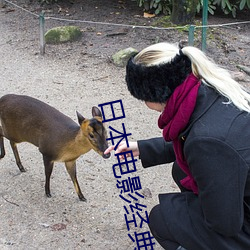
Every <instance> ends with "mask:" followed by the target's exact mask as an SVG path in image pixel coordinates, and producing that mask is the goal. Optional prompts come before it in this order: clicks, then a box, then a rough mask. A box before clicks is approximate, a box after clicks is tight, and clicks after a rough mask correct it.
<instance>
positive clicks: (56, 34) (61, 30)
mask: <svg viewBox="0 0 250 250" xmlns="http://www.w3.org/2000/svg"><path fill="white" fill-rule="evenodd" d="M81 36H82V31H81V30H80V28H79V27H77V26H61V27H55V28H52V29H50V30H48V31H47V32H46V33H45V42H46V43H47V44H59V43H65V42H74V41H77V40H78V39H79V38H80V37H81Z"/></svg>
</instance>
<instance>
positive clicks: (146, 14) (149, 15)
mask: <svg viewBox="0 0 250 250" xmlns="http://www.w3.org/2000/svg"><path fill="white" fill-rule="evenodd" d="M143 17H145V18H152V17H155V14H149V13H147V12H144V14H143Z"/></svg>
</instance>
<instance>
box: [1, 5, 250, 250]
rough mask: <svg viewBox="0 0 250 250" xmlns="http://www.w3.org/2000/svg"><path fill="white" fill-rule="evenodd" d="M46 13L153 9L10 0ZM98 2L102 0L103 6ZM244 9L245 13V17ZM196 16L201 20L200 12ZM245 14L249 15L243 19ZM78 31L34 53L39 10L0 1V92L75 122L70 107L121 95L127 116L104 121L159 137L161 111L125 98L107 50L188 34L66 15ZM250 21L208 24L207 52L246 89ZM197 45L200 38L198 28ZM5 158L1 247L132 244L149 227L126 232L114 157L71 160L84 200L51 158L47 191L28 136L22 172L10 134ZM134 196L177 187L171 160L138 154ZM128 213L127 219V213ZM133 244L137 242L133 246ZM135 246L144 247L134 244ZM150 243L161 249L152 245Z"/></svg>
mask: <svg viewBox="0 0 250 250" xmlns="http://www.w3.org/2000/svg"><path fill="white" fill-rule="evenodd" d="M13 2H14V3H17V2H18V5H19V6H21V7H23V8H25V9H27V10H29V11H31V12H32V13H36V14H39V13H40V12H41V10H45V16H46V17H49V16H51V17H60V18H64V19H71V20H87V21H98V22H106V23H107V22H108V23H117V24H130V25H143V26H150V25H152V24H153V23H154V22H156V21H157V20H158V19H159V17H157V18H153V19H146V18H143V11H142V10H141V9H139V8H138V7H137V6H136V4H135V2H132V1H129V0H127V1H125V0H123V1H118V0H109V1H108V0H107V1H97V0H85V1H80V0H79V1H71V3H70V4H69V3H66V2H67V1H60V4H55V5H53V6H52V8H49V7H48V6H43V7H40V6H39V5H37V3H36V1H24V0H23V1H13ZM104 2H105V4H103V3H104ZM248 16H249V15H248ZM247 18H249V17H247V15H245V17H244V16H242V17H238V19H231V18H229V17H227V18H225V17H209V24H218V23H232V22H239V21H246V20H247ZM197 19H199V18H197ZM248 20H249V19H248ZM70 24H74V25H78V26H80V27H81V29H82V30H83V31H84V34H83V37H82V38H81V40H80V41H78V42H75V43H66V44H62V45H46V53H45V55H44V56H41V55H40V54H39V22H38V18H37V16H34V15H32V14H31V13H28V12H25V11H23V10H20V9H18V8H16V7H15V6H12V5H9V4H8V5H7V6H6V7H5V8H2V9H0V34H1V35H0V62H1V63H0V86H1V96H2V95H4V94H7V93H18V94H25V95H30V96H33V97H36V98H38V99H40V100H42V101H45V102H46V103H48V104H50V105H52V106H54V107H55V108H57V109H59V110H60V111H61V112H63V113H65V114H66V115H68V116H69V117H71V118H72V119H73V120H75V121H77V119H76V114H75V111H76V110H78V111H79V112H80V113H82V114H83V115H84V116H86V117H90V116H91V107H92V106H94V105H98V104H101V103H105V102H110V101H115V100H118V99H122V102H123V105H124V110H125V115H126V118H124V119H123V120H117V121H114V122H112V123H110V124H108V125H110V126H112V127H114V128H116V129H117V130H119V129H120V130H121V124H122V122H123V123H124V124H125V127H126V131H127V132H129V133H132V135H131V136H130V137H129V140H139V139H146V138H151V137H155V136H160V135H161V131H160V130H159V129H158V128H157V118H158V114H157V113H155V112H152V111H150V110H148V109H147V108H146V107H145V105H144V104H143V103H141V102H139V101H137V100H135V99H134V98H133V97H131V96H130V94H129V93H128V91H127V89H126V85H125V81H124V76H125V70H124V68H119V67H116V66H115V65H114V64H112V62H111V60H110V58H111V56H112V54H114V53H115V52H117V51H118V50H120V49H124V48H127V47H134V48H136V49H138V50H140V49H142V48H144V47H145V46H147V45H149V44H152V43H155V42H158V41H170V42H179V41H181V40H187V39H188V34H187V32H181V31H178V30H173V29H171V30H153V29H149V30H147V29H141V28H131V27H124V26H111V25H106V24H86V23H82V22H71V23H70ZM61 25H69V22H65V21H56V20H51V19H46V23H45V27H46V30H47V29H49V28H52V27H56V26H61ZM249 34H250V25H249V23H248V24H241V25H232V26H227V27H218V28H211V29H209V36H208V41H207V52H208V55H209V56H210V57H212V58H213V59H215V60H216V61H217V62H218V63H219V64H221V65H223V66H225V67H227V68H228V69H230V70H231V71H233V72H235V73H237V74H238V73H240V75H239V77H240V82H241V83H242V84H243V85H245V86H246V87H249V83H250V81H249V76H247V75H246V74H244V73H242V72H239V69H238V68H237V65H239V64H240V65H245V66H248V67H249V66H250V64H249V61H250V60H249V58H250V35H249ZM195 44H196V45H197V46H200V36H196V39H195ZM5 145H6V156H5V158H3V159H2V160H1V162H0V164H1V168H0V169H1V175H0V176H1V177H0V221H1V223H0V249H134V248H135V247H136V243H133V241H132V240H131V239H130V238H129V237H128V233H131V235H132V236H133V235H134V232H135V231H136V232H137V233H142V232H145V231H147V230H148V227H147V224H146V223H143V225H142V228H140V227H139V224H138V226H137V227H134V226H133V225H131V230H130V231H129V232H128V230H127V227H126V223H125V219H124V214H125V210H124V208H123V206H124V205H127V204H126V203H125V201H124V200H122V199H121V198H120V197H119V194H120V190H119V189H118V188H117V187H116V184H117V181H116V178H115V177H114V174H113V171H112V166H113V164H115V163H116V162H117V161H116V157H115V156H114V155H112V156H111V158H110V159H107V160H104V159H103V158H101V157H100V156H99V155H97V154H96V153H95V152H93V151H91V152H89V153H87V154H85V155H83V156H81V157H80V158H79V159H78V160H77V166H78V167H77V171H78V181H79V183H80V186H81V188H82V191H83V193H84V195H85V197H86V198H87V202H81V201H79V200H78V197H77V195H76V193H75V191H74V187H73V184H72V182H71V180H70V177H69V176H68V174H67V172H66V170H65V168H64V165H63V164H61V163H57V164H56V165H55V168H54V171H53V174H52V178H51V192H52V198H50V199H49V198H47V197H46V196H45V194H44V182H45V181H44V180H45V176H44V168H43V163H42V156H41V154H40V153H39V152H38V150H37V149H36V148H35V147H34V146H32V145H30V144H26V143H23V144H20V145H19V152H20V155H21V160H22V162H23V165H24V166H25V168H26V170H27V172H26V173H20V171H19V169H18V168H17V166H16V164H15V161H14V156H13V154H12V152H11V149H10V146H9V144H8V141H5ZM136 166H137V171H136V173H133V174H132V173H131V174H129V176H130V177H133V176H139V177H140V180H141V185H142V190H141V192H140V193H141V194H143V195H144V196H145V198H140V199H139V202H140V203H141V204H143V205H146V206H147V207H146V208H145V209H144V211H147V212H148V213H149V212H150V210H151V208H152V207H153V206H154V205H155V204H157V203H158V194H159V193H165V192H176V191H178V190H177V188H176V186H175V185H174V183H173V181H172V179H171V177H170V173H171V166H170V165H169V166H156V167H153V168H150V169H147V170H144V169H143V168H142V166H141V163H140V161H139V160H138V161H137V162H136ZM131 218H132V217H131ZM137 249H139V248H137ZM140 249H151V248H146V247H144V248H143V247H141V248H140ZM153 249H161V247H160V246H159V245H158V244H157V243H156V244H155V245H154V248H153Z"/></svg>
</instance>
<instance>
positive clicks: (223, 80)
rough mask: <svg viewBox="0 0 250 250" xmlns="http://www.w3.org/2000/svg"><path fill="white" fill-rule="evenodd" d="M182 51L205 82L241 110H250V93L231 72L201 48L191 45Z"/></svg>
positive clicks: (197, 75) (194, 71) (197, 74)
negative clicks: (209, 57)
mask: <svg viewBox="0 0 250 250" xmlns="http://www.w3.org/2000/svg"><path fill="white" fill-rule="evenodd" d="M181 51H182V53H183V54H184V55H186V56H187V57H188V58H189V59H190V60H191V62H192V71H193V74H194V75H195V76H196V77H198V78H200V79H201V80H202V81H203V83H204V84H206V85H207V86H209V87H212V88H214V89H216V90H217V91H218V92H219V93H220V94H221V95H223V96H225V97H226V98H227V99H228V102H227V103H226V104H228V103H233V104H234V105H235V106H236V107H237V108H239V109H240V110H244V111H246V112H250V106H249V104H250V94H249V93H248V92H247V91H246V90H245V89H244V88H243V87H242V86H241V85H240V84H239V83H238V82H236V81H235V80H234V79H233V78H232V77H231V75H230V74H229V72H228V71H227V70H225V69H223V68H221V67H220V66H218V65H216V64H215V63H214V62H213V61H212V60H210V59H208V57H207V56H206V55H205V54H204V53H203V52H202V51H201V50H199V49H197V48H195V47H191V46H187V47H184V48H182V50H181Z"/></svg>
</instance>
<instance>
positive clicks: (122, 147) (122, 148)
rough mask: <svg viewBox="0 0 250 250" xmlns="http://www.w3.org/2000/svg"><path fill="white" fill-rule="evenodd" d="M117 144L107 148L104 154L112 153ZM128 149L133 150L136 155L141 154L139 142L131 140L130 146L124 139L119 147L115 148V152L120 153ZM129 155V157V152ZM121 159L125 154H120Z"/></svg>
mask: <svg viewBox="0 0 250 250" xmlns="http://www.w3.org/2000/svg"><path fill="white" fill-rule="evenodd" d="M115 146H116V145H114V146H110V147H108V148H107V149H106V150H105V152H104V154H108V153H110V152H111V151H112V150H114V148H115ZM127 151H132V153H133V156H134V157H136V156H139V155H140V152H139V148H138V143H137V142H129V147H127V144H126V142H125V141H122V142H121V143H120V144H119V145H118V147H117V149H116V150H115V154H119V153H122V152H127ZM127 156H128V157H129V154H128V155H127ZM120 159H124V155H120Z"/></svg>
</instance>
